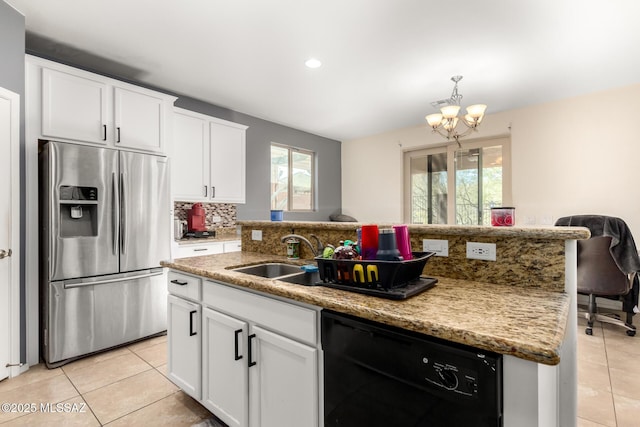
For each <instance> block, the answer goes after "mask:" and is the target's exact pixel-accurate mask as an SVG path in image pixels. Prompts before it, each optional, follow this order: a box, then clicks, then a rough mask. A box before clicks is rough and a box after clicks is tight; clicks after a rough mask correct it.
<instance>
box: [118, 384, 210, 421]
mask: <svg viewBox="0 0 640 427" xmlns="http://www.w3.org/2000/svg"><path fill="white" fill-rule="evenodd" d="M211 416H212V415H211V413H210V412H209V411H207V410H206V409H205V408H204V407H203V406H201V405H200V404H199V403H198V402H196V401H195V400H193V399H192V398H190V397H189V396H187V395H186V394H185V393H183V392H182V391H178V392H176V393H173V394H171V395H170V396H168V397H165V398H164V399H162V400H159V401H157V402H155V403H153V404H151V405H149V406H145V407H144V408H142V409H139V410H137V411H135V412H133V413H130V414H128V415H125V416H124V417H122V418H119V419H117V420H115V421H114V422H112V423H109V424H108V426H109V427H120V426H121V427H125V426H131V427H137V426H140V427H146V426H149V425H153V426H171V427H173V426H176V427H180V426H185V427H187V426H191V425H193V424H197V423H199V422H201V421H203V420H206V419H208V418H210V417H211Z"/></svg>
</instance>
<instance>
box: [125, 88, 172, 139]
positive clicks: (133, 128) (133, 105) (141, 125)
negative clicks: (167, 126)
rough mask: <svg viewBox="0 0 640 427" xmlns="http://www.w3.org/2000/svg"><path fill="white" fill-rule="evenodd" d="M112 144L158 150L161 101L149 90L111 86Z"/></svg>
mask: <svg viewBox="0 0 640 427" xmlns="http://www.w3.org/2000/svg"><path fill="white" fill-rule="evenodd" d="M114 111H115V120H114V121H115V141H116V146H118V147H126V148H135V149H139V150H145V151H152V152H162V151H163V149H164V141H163V137H162V136H163V126H164V120H163V114H164V101H163V99H162V98H159V97H156V96H153V95H151V93H146V92H142V91H140V92H138V91H134V90H132V89H125V88H120V87H116V88H114Z"/></svg>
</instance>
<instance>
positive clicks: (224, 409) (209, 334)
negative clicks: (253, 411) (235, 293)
mask: <svg viewBox="0 0 640 427" xmlns="http://www.w3.org/2000/svg"><path fill="white" fill-rule="evenodd" d="M202 320H203V322H202V329H203V334H202V361H203V364H202V378H203V380H202V381H203V384H202V404H203V405H204V406H205V407H206V408H207V409H209V410H210V411H211V412H213V413H214V414H215V415H216V416H217V417H218V418H220V419H221V420H222V421H224V422H225V423H226V424H227V425H228V426H229V427H244V426H247V425H248V418H249V399H248V398H249V379H248V372H247V363H248V355H247V341H246V339H247V330H248V326H247V323H246V322H243V321H240V320H238V319H235V318H233V317H230V316H227V315H225V314H222V313H219V312H217V311H213V310H210V309H208V308H204V309H203V314H202Z"/></svg>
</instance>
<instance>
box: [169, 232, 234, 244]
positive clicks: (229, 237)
mask: <svg viewBox="0 0 640 427" xmlns="http://www.w3.org/2000/svg"><path fill="white" fill-rule="evenodd" d="M236 240H241V238H240V236H238V235H237V234H222V235H220V236H218V235H216V236H211V237H183V238H182V239H176V243H177V244H179V245H194V244H198V243H216V242H231V241H236Z"/></svg>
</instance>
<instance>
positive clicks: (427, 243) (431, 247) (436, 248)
mask: <svg viewBox="0 0 640 427" xmlns="http://www.w3.org/2000/svg"><path fill="white" fill-rule="evenodd" d="M422 251H423V252H435V253H436V255H435V256H449V241H448V240H438V239H422Z"/></svg>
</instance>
